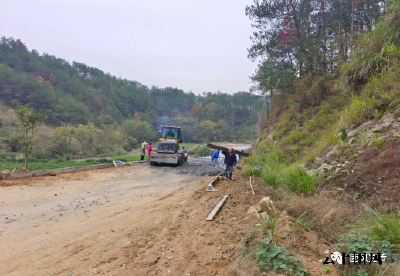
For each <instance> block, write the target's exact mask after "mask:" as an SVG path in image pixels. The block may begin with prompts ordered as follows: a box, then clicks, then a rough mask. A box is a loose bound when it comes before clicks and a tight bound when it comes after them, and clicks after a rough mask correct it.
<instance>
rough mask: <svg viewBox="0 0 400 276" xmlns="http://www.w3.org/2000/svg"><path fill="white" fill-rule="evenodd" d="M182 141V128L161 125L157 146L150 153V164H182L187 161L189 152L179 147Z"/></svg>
mask: <svg viewBox="0 0 400 276" xmlns="http://www.w3.org/2000/svg"><path fill="white" fill-rule="evenodd" d="M179 143H182V134H181V128H180V127H175V126H161V129H160V138H159V139H158V141H157V147H155V148H154V149H153V151H152V152H151V154H150V165H156V164H157V163H165V164H175V165H178V166H179V165H182V164H183V163H184V162H186V161H187V153H186V152H185V151H184V150H181V149H180V148H179Z"/></svg>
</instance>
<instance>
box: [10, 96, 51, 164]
mask: <svg viewBox="0 0 400 276" xmlns="http://www.w3.org/2000/svg"><path fill="white" fill-rule="evenodd" d="M12 110H13V111H14V113H15V114H16V115H17V118H18V121H19V123H18V124H19V126H20V129H21V135H22V147H23V151H24V157H25V170H27V169H28V157H29V156H30V154H31V153H32V149H33V146H34V144H35V140H34V137H35V134H36V131H37V127H38V126H40V125H42V124H44V122H45V121H46V119H47V118H48V117H49V116H50V114H51V111H34V110H32V109H30V108H29V104H26V105H22V104H20V103H17V102H15V101H13V102H12Z"/></svg>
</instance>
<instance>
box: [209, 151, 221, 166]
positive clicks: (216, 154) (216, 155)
mask: <svg viewBox="0 0 400 276" xmlns="http://www.w3.org/2000/svg"><path fill="white" fill-rule="evenodd" d="M211 158H212V166H213V167H215V165H217V166H218V168H219V163H218V158H219V150H216V151H214V154H213V155H212V156H211Z"/></svg>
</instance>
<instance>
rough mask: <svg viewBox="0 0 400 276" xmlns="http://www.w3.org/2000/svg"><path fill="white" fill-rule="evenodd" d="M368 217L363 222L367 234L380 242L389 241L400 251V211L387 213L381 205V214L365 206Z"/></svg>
mask: <svg viewBox="0 0 400 276" xmlns="http://www.w3.org/2000/svg"><path fill="white" fill-rule="evenodd" d="M363 207H364V209H365V211H366V213H367V217H366V218H365V219H364V220H363V221H362V225H363V227H364V229H366V231H367V234H368V235H369V236H371V237H372V238H374V239H376V240H378V241H388V242H390V243H391V244H392V245H393V247H394V248H395V249H396V250H398V251H400V211H399V210H397V212H396V211H395V210H392V209H390V210H389V211H386V210H385V209H384V208H383V206H382V205H381V212H380V211H378V210H376V209H373V208H371V207H369V206H367V205H365V204H363Z"/></svg>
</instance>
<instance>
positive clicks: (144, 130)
mask: <svg viewBox="0 0 400 276" xmlns="http://www.w3.org/2000/svg"><path fill="white" fill-rule="evenodd" d="M122 129H123V131H124V133H125V134H126V136H127V137H132V138H135V139H136V140H137V141H138V142H139V143H142V142H143V141H147V142H148V141H152V140H154V139H155V138H156V137H157V135H156V132H155V130H154V128H153V126H152V125H150V124H149V123H148V122H144V121H136V120H132V119H128V120H125V121H124V122H123V123H122Z"/></svg>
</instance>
